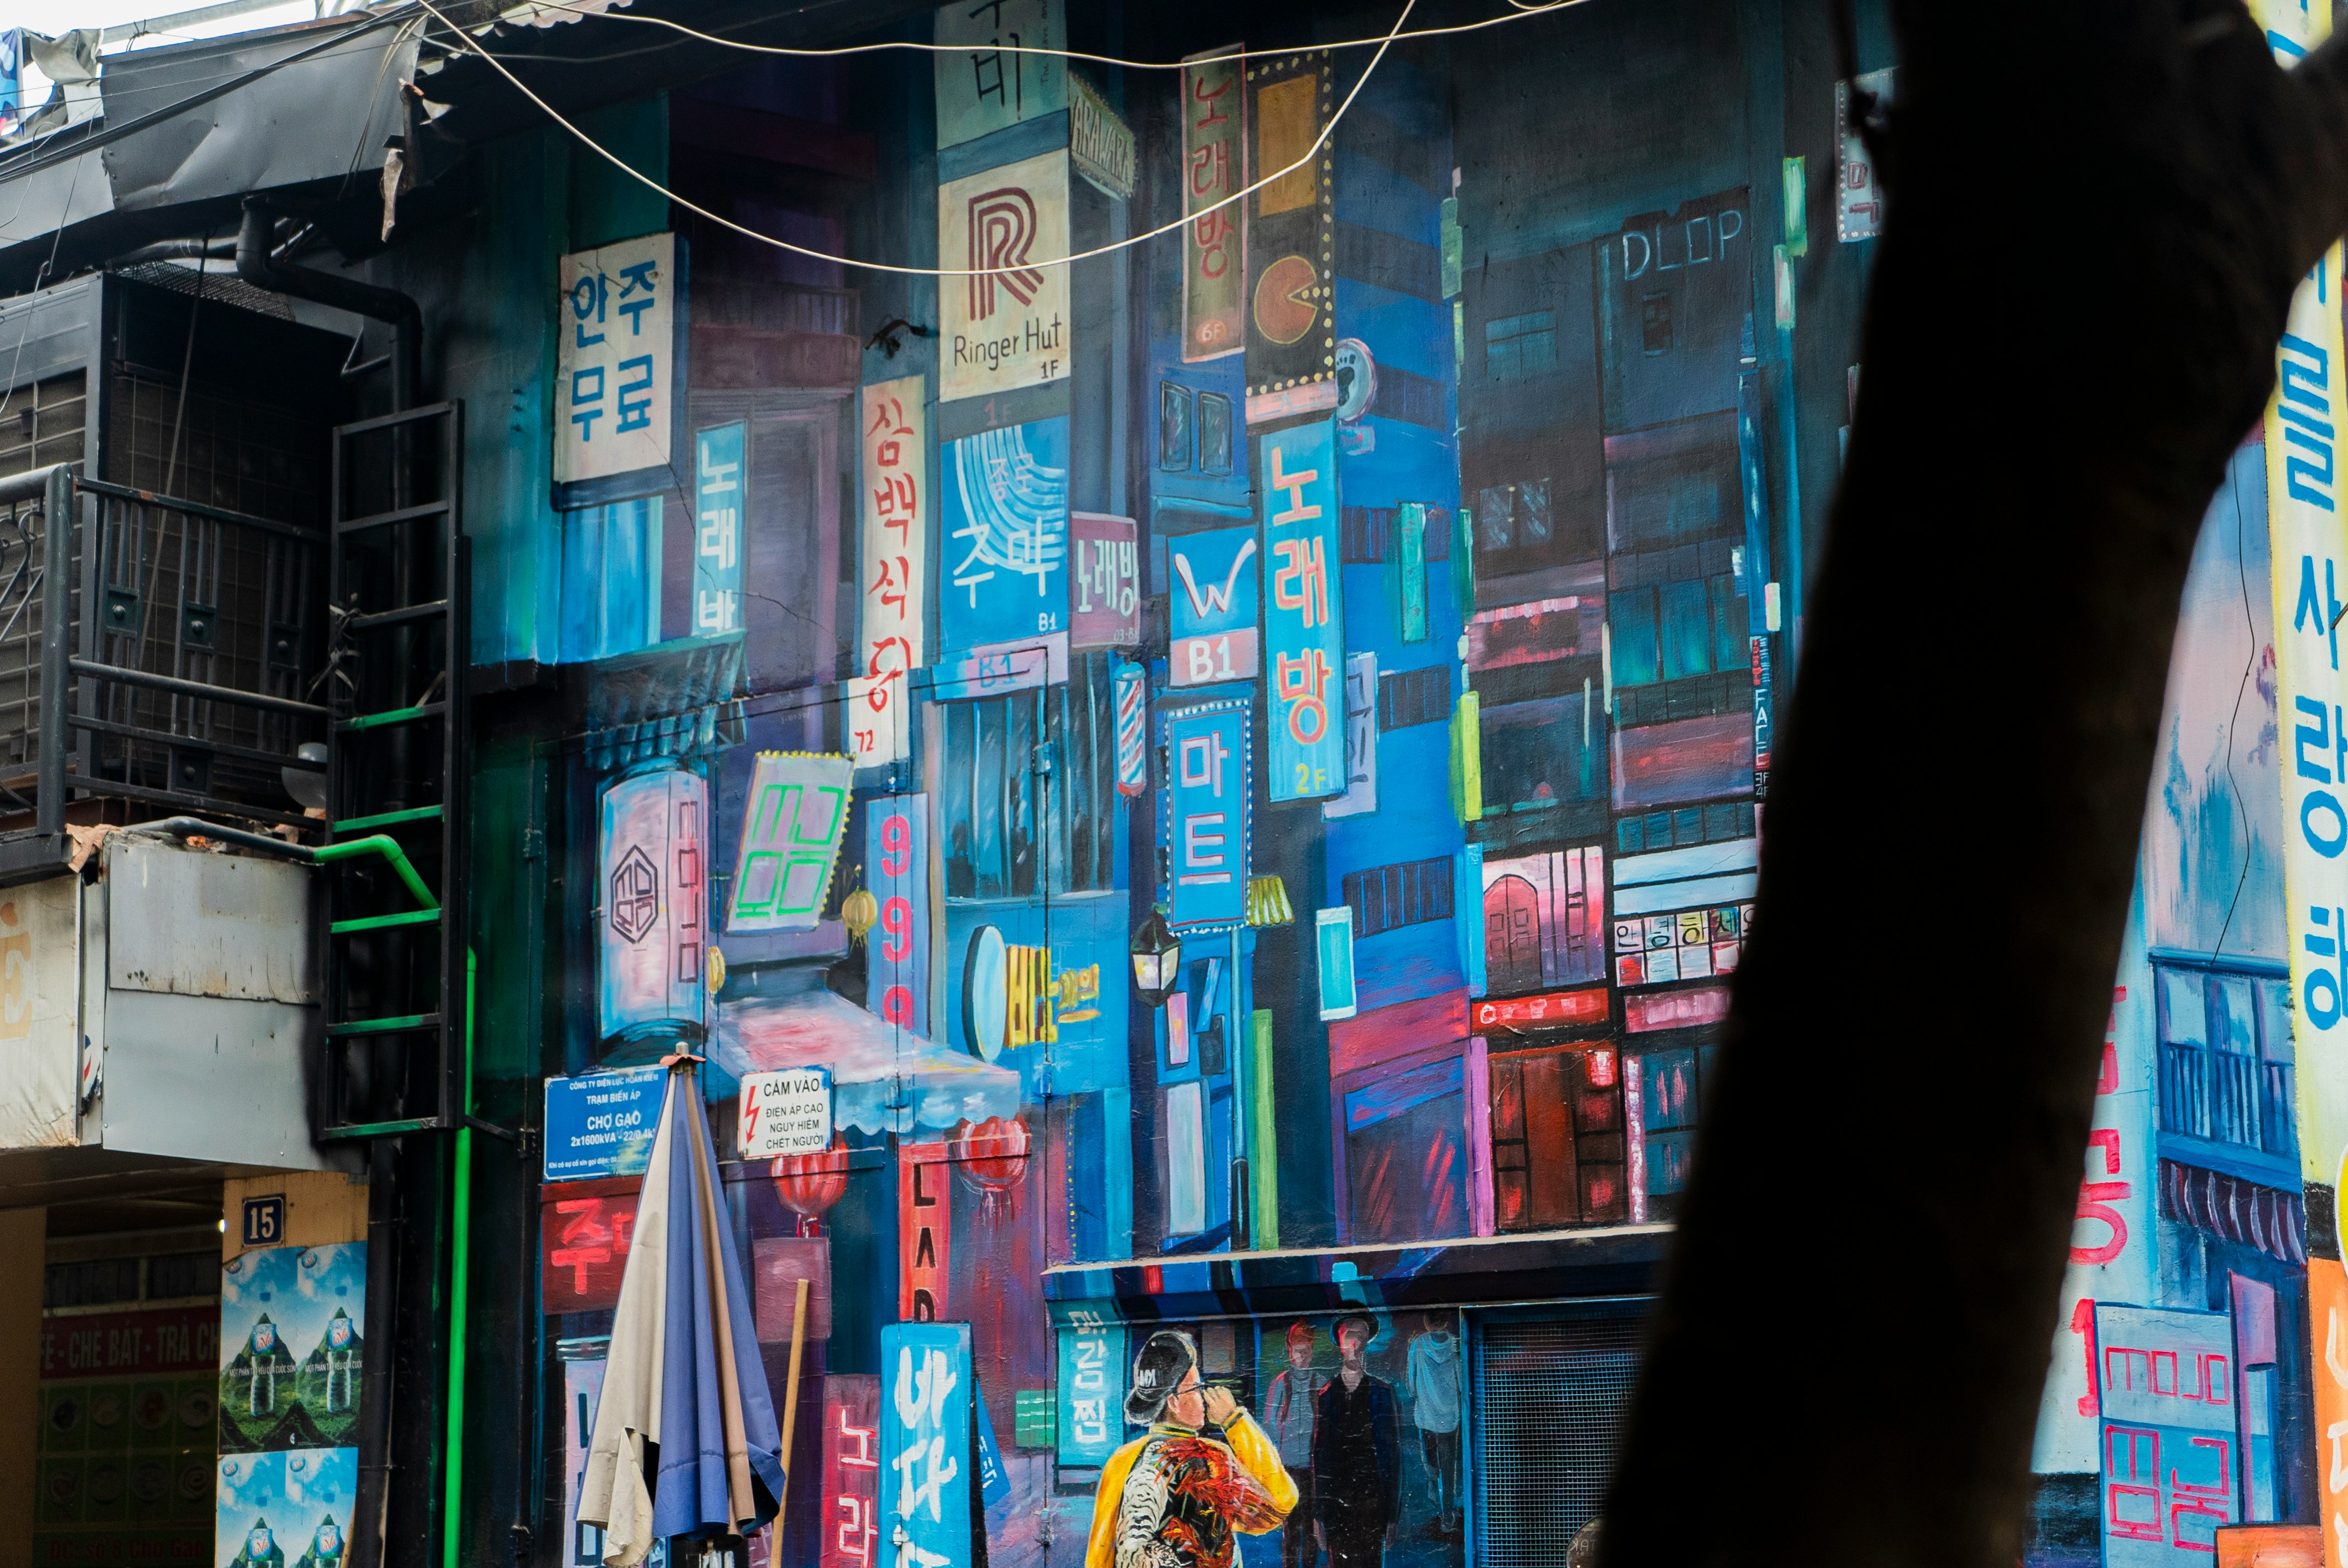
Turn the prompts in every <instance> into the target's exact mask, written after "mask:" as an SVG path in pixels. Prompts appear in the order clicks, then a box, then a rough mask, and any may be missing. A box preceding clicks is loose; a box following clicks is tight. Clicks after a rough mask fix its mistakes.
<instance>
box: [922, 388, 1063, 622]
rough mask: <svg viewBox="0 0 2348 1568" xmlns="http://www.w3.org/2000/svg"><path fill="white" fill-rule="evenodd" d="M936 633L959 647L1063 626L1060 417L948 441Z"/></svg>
mask: <svg viewBox="0 0 2348 1568" xmlns="http://www.w3.org/2000/svg"><path fill="white" fill-rule="evenodd" d="M940 463H941V470H942V471H941V473H940V476H939V487H940V490H941V498H942V503H943V507H944V511H943V513H942V521H941V525H940V526H941V528H942V530H943V539H944V548H945V570H946V582H945V584H944V586H943V587H942V589H940V593H939V600H938V628H939V636H940V638H941V640H942V642H943V643H944V645H945V646H946V647H947V648H948V649H950V650H953V651H963V650H966V649H973V648H979V647H983V646H987V645H991V644H994V643H999V642H1022V641H1033V640H1034V639H1035V638H1037V637H1044V636H1050V635H1052V634H1054V633H1065V632H1066V630H1068V421H1067V418H1066V416H1065V415H1063V416H1060V417H1057V418H1053V419H1038V420H1035V421H1034V422H1033V423H1031V424H1026V425H1011V426H1009V427H1007V428H1005V429H1001V430H985V431H981V432H980V433H979V434H977V435H975V436H965V437H963V439H961V440H959V441H949V442H947V443H946V444H945V445H944V446H943V448H942V452H941V457H940Z"/></svg>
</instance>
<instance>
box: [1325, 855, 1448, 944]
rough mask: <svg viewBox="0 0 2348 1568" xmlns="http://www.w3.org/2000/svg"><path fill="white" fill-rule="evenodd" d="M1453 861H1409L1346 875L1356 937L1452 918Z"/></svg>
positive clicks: (1437, 857) (1345, 890)
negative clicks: (1427, 921)
mask: <svg viewBox="0 0 2348 1568" xmlns="http://www.w3.org/2000/svg"><path fill="white" fill-rule="evenodd" d="M1451 881H1452V877H1451V857H1450V856H1447V855H1438V856H1436V857H1435V858H1433V859H1432V860H1408V861H1404V862H1402V863H1400V864H1398V865H1395V866H1376V867H1375V868H1373V869H1371V870H1368V871H1350V872H1347V873H1346V874H1345V878H1344V895H1345V902H1346V903H1347V904H1348V905H1350V906H1352V907H1353V910H1354V936H1355V937H1356V938H1364V937H1375V936H1376V935H1377V934H1378V933H1379V932H1381V931H1391V930H1393V929H1395V927H1398V926H1416V925H1417V924H1419V923H1420V922H1421V921H1425V920H1448V919H1449V918H1451Z"/></svg>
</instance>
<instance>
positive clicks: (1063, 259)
mask: <svg viewBox="0 0 2348 1568" xmlns="http://www.w3.org/2000/svg"><path fill="white" fill-rule="evenodd" d="M416 3H417V5H421V6H423V7H424V8H425V9H426V10H427V11H429V12H431V13H432V15H435V16H437V17H438V18H439V20H440V25H441V26H444V27H447V28H448V30H449V31H450V32H451V33H453V34H455V35H456V36H458V38H459V39H460V40H462V41H463V43H464V46H465V47H466V48H468V49H469V50H471V51H472V52H473V53H474V54H476V55H479V56H480V57H481V58H482V59H483V60H484V61H486V62H488V64H489V68H490V69H492V70H494V71H496V72H497V73H498V75H499V76H501V77H505V79H506V80H507V81H509V82H510V83H512V84H513V88H514V90H515V91H516V92H518V93H520V94H521V96H522V97H526V98H528V99H529V100H530V102H531V103H533V104H536V105H537V106H538V108H539V109H540V111H541V113H543V114H544V115H545V116H546V117H547V118H549V119H551V120H552V121H553V122H554V123H555V124H557V125H559V126H561V128H563V129H564V130H566V131H568V132H570V133H571V135H572V138H575V139H576V140H577V141H578V142H579V144H580V145H581V146H582V147H584V148H586V149H588V150H590V151H591V152H593V153H594V154H595V155H596V156H597V157H599V158H601V159H603V161H604V162H606V163H608V164H610V165H611V166H612V167H613V168H614V169H618V170H619V171H620V172H621V173H623V174H624V175H626V176H627V177H628V178H629V179H633V180H634V181H636V182H637V183H638V184H639V185H642V186H644V187H645V188H646V189H648V190H653V191H655V192H657V193H658V194H660V195H661V196H663V197H664V198H666V199H667V200H671V201H674V202H675V203H676V204H677V205H678V206H679V207H682V208H684V209H685V210H686V211H688V212H691V213H694V214H695V215H697V216H699V217H702V218H705V219H707V220H709V221H710V222H712V223H715V224H716V225H717V226H718V227H720V228H721V229H729V230H731V231H734V232H735V233H736V234H739V235H741V236H742V237H743V238H745V239H747V240H756V241H758V243H760V244H762V245H771V246H773V247H774V248H775V249H776V250H778V251H788V252H790V253H791V254H792V255H794V256H805V257H807V258H808V260H810V261H829V262H831V263H833V264H834V265H836V266H841V267H854V268H857V269H858V270H859V271H861V272H888V273H893V274H895V275H898V276H901V277H911V278H984V277H994V276H996V275H998V274H1002V273H1005V272H1034V271H1040V270H1041V269H1043V268H1045V267H1066V266H1069V265H1071V264H1073V263H1075V262H1077V261H1091V260H1093V259H1094V258H1096V257H1099V256H1108V255H1114V254H1115V253H1117V251H1124V250H1128V249H1130V248H1131V247H1133V246H1135V245H1138V244H1141V243H1142V242H1143V241H1148V240H1155V239H1158V238H1159V237H1160V236H1161V235H1166V234H1171V233H1174V232H1175V231H1178V230H1180V229H1184V228H1187V227H1189V225H1190V224H1191V223H1194V222H1196V221H1197V220H1199V219H1200V218H1203V217H1205V216H1206V215H1207V214H1208V213H1210V212H1213V211H1217V210H1220V209H1222V208H1225V207H1229V206H1230V205H1231V204H1232V203H1233V202H1235V201H1240V200H1245V199H1246V198H1247V197H1250V196H1252V195H1254V194H1255V193H1256V192H1257V191H1259V190H1262V189H1263V188H1264V187H1266V186H1268V185H1272V184H1275V183H1277V182H1278V181H1280V180H1281V179H1285V178H1287V177H1288V176H1289V175H1291V174H1293V173H1295V172H1296V171H1297V170H1298V169H1305V168H1308V167H1310V166H1311V164H1312V162H1313V159H1316V158H1318V157H1320V156H1321V149H1323V148H1324V147H1326V146H1328V145H1329V138H1330V137H1331V135H1333V134H1334V132H1335V131H1336V128H1337V126H1338V123H1339V122H1340V121H1342V120H1343V119H1344V118H1345V111H1346V110H1347V109H1350V108H1353V107H1354V99H1355V98H1356V97H1360V96H1361V92H1362V89H1363V88H1364V87H1367V86H1369V84H1370V77H1373V76H1374V75H1375V74H1376V72H1377V68H1378V62H1379V61H1381V60H1383V59H1385V55H1386V49H1387V47H1388V46H1390V45H1392V44H1393V43H1394V41H1395V39H1396V38H1397V37H1400V36H1402V26H1403V24H1404V23H1405V22H1406V21H1408V20H1409V19H1410V13H1411V8H1412V7H1413V6H1415V5H1417V4H1418V0H1403V7H1402V15H1399V16H1397V17H1395V25H1394V28H1393V30H1392V31H1390V32H1388V33H1387V34H1386V36H1385V40H1384V41H1383V42H1381V43H1380V44H1379V45H1378V52H1377V53H1376V54H1375V55H1373V56H1370V63H1369V64H1368V65H1367V66H1365V67H1363V69H1362V75H1361V77H1360V79H1359V80H1357V81H1355V82H1354V86H1353V90H1352V91H1350V92H1348V93H1347V94H1346V95H1345V97H1344V102H1343V103H1340V104H1339V105H1338V106H1337V111H1336V112H1335V113H1334V114H1333V115H1331V116H1330V117H1329V123H1328V124H1327V125H1325V126H1323V127H1322V128H1321V134H1320V135H1319V136H1317V137H1315V138H1313V145H1312V146H1311V147H1309V148H1307V149H1305V152H1304V156H1303V157H1302V158H1300V159H1297V160H1296V161H1295V162H1293V163H1292V164H1290V165H1288V166H1287V167H1286V168H1284V169H1275V170H1273V171H1272V173H1270V174H1267V175H1265V176H1264V177H1263V178H1262V179H1259V180H1257V181H1256V182H1255V183H1254V184H1253V185H1251V186H1249V187H1247V188H1246V189H1245V190H1235V191H1233V192H1232V193H1231V195H1229V196H1226V197H1224V198H1223V199H1222V200H1220V201H1215V202H1210V203H1209V204H1208V205H1207V206H1204V207H1201V208H1200V209H1199V210H1197V211H1195V212H1187V213H1184V214H1183V215H1182V216H1181V217H1179V218H1177V219H1175V220H1172V221H1170V222H1167V223H1161V224H1159V226H1158V227H1157V228H1155V229H1150V230H1147V231H1143V232H1142V233H1139V234H1134V235H1129V236H1128V237H1127V238H1125V239H1123V240H1117V241H1111V242H1109V243H1108V244H1106V245H1097V246H1095V247H1094V248H1093V249H1091V250H1089V251H1072V252H1070V253H1069V254H1067V255H1066V256H1051V257H1045V258H1042V259H1025V260H1022V261H1016V262H1011V263H1006V264H1004V265H1003V266H999V267H906V266H900V265H898V264H896V263H894V262H890V261H858V260H856V259H855V258H854V257H852V256H835V255H833V254H831V253H830V252H829V251H818V250H814V249H811V248H809V247H808V246H805V245H794V244H792V243H791V242H790V241H788V240H778V239H776V238H775V237H774V236H773V235H771V234H761V233H759V232H758V231H757V230H756V229H749V228H745V227H744V226H743V225H741V224H739V223H736V222H735V221H734V220H732V219H730V218H724V217H720V216H719V215H718V214H716V213H715V212H712V211H711V210H709V209H707V208H706V207H701V206H697V205H695V203H693V202H691V201H688V200H685V198H684V197H682V196H679V195H677V194H676V193H675V191H673V190H669V189H668V187H666V186H664V185H663V184H662V183H661V182H660V181H659V180H657V179H654V178H653V177H652V176H651V175H649V174H645V173H644V172H642V171H641V170H639V169H635V168H633V167H632V166H631V165H630V164H629V163H628V162H627V161H626V160H625V159H622V158H621V157H620V156H619V155H618V154H617V153H614V152H613V151H611V150H610V149H607V148H605V147H604V146H603V145H602V143H600V142H598V141H597V140H596V139H595V138H592V137H591V136H589V135H588V134H587V133H586V132H585V131H583V130H581V129H580V128H578V127H577V126H575V125H573V124H572V123H571V122H570V121H569V120H567V119H565V118H562V116H561V114H560V113H559V112H557V111H556V109H555V108H554V106H553V105H551V104H550V103H548V102H547V101H546V100H545V99H544V98H542V97H539V96H538V95H537V94H536V93H534V92H532V91H530V88H529V87H526V86H524V85H523V83H522V80H521V78H520V77H517V76H515V75H514V74H513V73H512V72H511V71H510V70H508V69H506V68H505V67H504V66H503V65H501V64H499V61H498V58H497V56H494V55H492V54H490V53H489V51H488V50H486V49H483V48H481V47H480V46H479V45H477V44H475V43H474V42H473V41H472V40H471V38H469V37H468V36H466V35H465V34H464V32H463V31H462V30H460V29H459V28H458V26H456V25H455V24H454V23H452V22H450V21H449V20H448V17H447V16H445V15H442V14H441V11H440V8H439V7H438V6H437V5H433V4H432V0H416ZM1560 3H1562V4H1580V3H1581V0H1560ZM1282 52H1283V53H1291V54H1292V53H1296V52H1298V51H1294V50H1284V51H1282Z"/></svg>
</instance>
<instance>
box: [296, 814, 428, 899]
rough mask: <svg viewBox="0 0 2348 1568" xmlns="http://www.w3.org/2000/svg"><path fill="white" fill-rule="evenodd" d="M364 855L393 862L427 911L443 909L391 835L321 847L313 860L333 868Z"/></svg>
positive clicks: (368, 836) (368, 837)
mask: <svg viewBox="0 0 2348 1568" xmlns="http://www.w3.org/2000/svg"><path fill="white" fill-rule="evenodd" d="M360 855H380V856H383V857H384V858H385V859H386V860H388V861H390V862H391V868H392V869H393V870H394V871H396V872H398V873H399V879H400V880H401V881H402V882H405V883H407V890H408V891H409V892H410V893H413V894H415V895H416V901H417V903H419V904H421V905H423V906H424V907H426V908H427V909H438V907H440V900H439V899H438V898H435V897H432V889H431V888H429V887H427V886H424V878H423V877H421V876H417V874H416V867H415V866H411V865H409V864H408V861H407V851H406V850H404V849H402V848H401V847H400V846H399V841H398V840H397V839H396V838H394V837H392V836H391V835H389V834H387V833H371V834H369V835H367V836H366V837H365V838H347V839H345V840H344V841H343V842H342V843H340V844H325V845H319V846H318V847H317V848H315V849H314V850H312V851H311V852H310V858H311V860H312V861H313V862H314V863H315V864H317V865H320V866H330V865H332V864H334V863H335V861H337V860H348V859H350V858H352V857H353V856H360Z"/></svg>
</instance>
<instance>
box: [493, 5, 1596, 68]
mask: <svg viewBox="0 0 2348 1568" xmlns="http://www.w3.org/2000/svg"><path fill="white" fill-rule="evenodd" d="M1581 4H1582V0H1509V5H1511V6H1512V7H1514V10H1513V11H1512V12H1504V13H1502V14H1501V15H1498V16H1487V17H1485V18H1484V19H1483V20H1481V21H1478V22H1462V23H1457V24H1454V25H1453V26H1445V27H1415V28H1413V29H1411V30H1410V31H1409V32H1406V33H1400V32H1397V33H1388V34H1385V35H1384V36H1371V37H1367V38H1344V39H1340V40H1339V41H1337V42H1335V43H1330V44H1298V45H1294V46H1290V47H1288V48H1284V49H1249V48H1244V47H1242V48H1238V49H1233V50H1231V51H1229V52H1228V53H1222V54H1215V55H1210V56H1206V57H1207V58H1211V59H1219V60H1248V59H1268V58H1270V57H1271V56H1274V55H1294V54H1300V53H1303V51H1304V50H1307V49H1366V48H1369V47H1371V46H1377V47H1378V48H1380V49H1381V50H1383V49H1384V48H1385V46H1386V45H1388V44H1391V43H1396V42H1400V41H1402V40H1405V39H1412V38H1444V37H1449V36H1452V35H1454V34H1457V33H1477V32H1481V31H1482V30H1483V29H1485V28H1487V27H1498V26H1506V25H1507V24H1509V23H1510V22H1522V21H1526V20H1528V19H1529V18H1530V17H1532V16H1536V15H1540V14H1541V13H1542V12H1544V11H1562V10H1564V9H1566V8H1567V7H1569V6H1572V5H1581ZM530 9H533V10H539V11H568V12H570V13H571V14H572V15H576V16H582V17H588V16H593V17H600V18H602V19H603V20H606V21H612V22H633V23H636V24H638V25H639V26H648V27H667V28H670V29H672V30H674V31H675V32H679V33H682V34H684V35H685V36H686V37H689V38H697V39H699V40H700V41H701V42H703V43H705V44H716V45H717V46H719V47H721V48H726V49H740V50H743V51H744V52H745V53H747V54H754V55H784V56H790V57H792V58H796V59H830V58H834V57H837V56H843V55H869V54H877V53H880V51H882V50H887V49H911V50H913V51H916V52H918V53H922V54H932V55H963V54H968V53H970V52H971V46H969V45H967V44H923V43H918V42H915V41H914V40H911V39H904V38H892V39H888V40H885V41H883V42H880V43H875V44H841V45H838V46H833V47H831V48H826V49H795V48H790V47H788V46H784V45H779V44H747V43H744V42H742V41H741V40H739V39H736V38H726V37H720V36H718V35H716V34H715V33H703V32H699V31H696V30H695V29H694V28H691V27H688V26H685V24H684V23H682V22H672V21H670V20H669V19H668V18H667V17H665V16H639V15H635V14H633V12H628V11H622V10H616V9H614V10H593V9H590V8H589V7H587V6H584V5H572V4H569V3H568V0H531V5H530ZM510 19H511V18H510V15H509V16H505V17H500V18H499V20H500V21H510ZM523 25H524V26H530V24H523ZM985 48H986V52H987V53H988V54H1004V55H1042V56H1049V57H1051V58H1054V59H1060V60H1082V61H1084V62H1085V63H1086V65H1094V66H1121V67H1124V68H1125V69H1127V70H1128V71H1179V70H1180V69H1182V68H1183V67H1185V66H1193V65H1197V64H1199V63H1200V62H1199V60H1197V59H1190V60H1128V59H1122V58H1120V57H1118V56H1115V55H1091V54H1086V53H1085V52H1084V51H1082V50H1079V49H1052V48H1045V47H1042V46H1037V45H1033V44H988V45H987V46H985ZM507 57H508V58H510V59H517V60H520V59H528V60H530V61H531V63H532V64H543V63H546V62H547V61H548V60H549V59H551V58H552V56H507ZM564 63H566V64H568V63H570V62H569V61H568V60H567V59H566V60H565V62H564ZM582 63H583V62H582Z"/></svg>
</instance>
